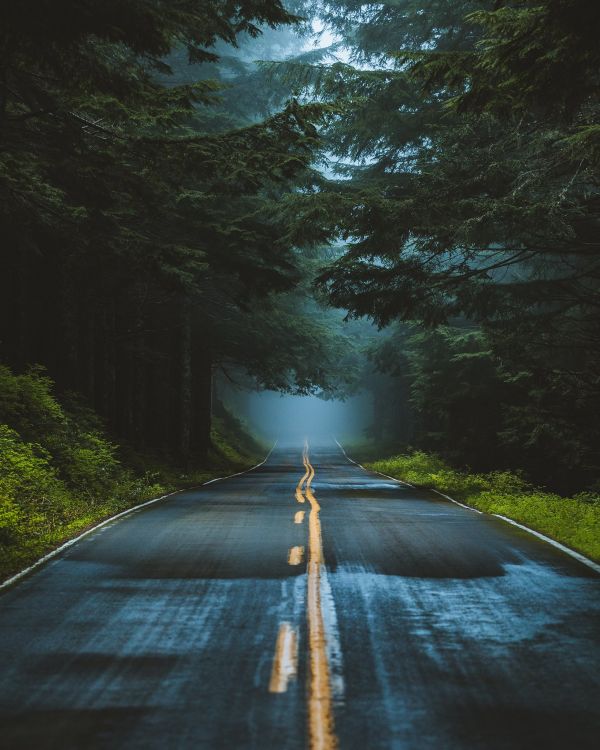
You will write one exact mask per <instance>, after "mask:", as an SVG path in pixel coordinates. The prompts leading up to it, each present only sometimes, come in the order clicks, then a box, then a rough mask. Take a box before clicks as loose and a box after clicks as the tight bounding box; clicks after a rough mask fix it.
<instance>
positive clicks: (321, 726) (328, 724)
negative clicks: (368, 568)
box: [305, 444, 338, 750]
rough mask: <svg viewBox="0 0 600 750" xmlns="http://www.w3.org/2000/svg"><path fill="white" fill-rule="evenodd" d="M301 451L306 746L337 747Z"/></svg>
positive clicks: (316, 546)
mask: <svg viewBox="0 0 600 750" xmlns="http://www.w3.org/2000/svg"><path fill="white" fill-rule="evenodd" d="M305 454H306V461H307V464H308V466H309V467H310V472H309V476H308V478H307V481H306V499H307V500H308V502H309V503H310V513H309V516H308V523H309V534H308V536H309V555H308V570H307V574H308V584H307V589H308V591H307V608H308V612H307V618H308V646H309V682H308V735H309V747H310V750H335V748H337V747H338V740H337V737H336V735H335V726H334V719H333V706H332V691H331V678H330V669H329V661H328V658H327V634H326V630H325V623H324V619H323V608H322V602H321V571H324V568H325V556H324V554H323V539H322V534H321V520H320V518H319V511H320V509H321V506H320V505H319V503H318V501H317V499H316V498H315V496H314V493H313V491H312V488H311V482H312V480H313V478H314V476H315V470H314V468H313V467H312V465H311V464H310V461H309V458H308V444H306V446H305Z"/></svg>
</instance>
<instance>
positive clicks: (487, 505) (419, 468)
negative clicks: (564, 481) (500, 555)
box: [366, 451, 600, 561]
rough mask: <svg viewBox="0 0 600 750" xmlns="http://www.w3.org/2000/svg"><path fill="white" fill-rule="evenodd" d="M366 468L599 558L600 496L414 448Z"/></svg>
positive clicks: (593, 557)
mask: <svg viewBox="0 0 600 750" xmlns="http://www.w3.org/2000/svg"><path fill="white" fill-rule="evenodd" d="M366 468H368V469H372V470H373V471H379V472H381V473H382V474H388V475H390V476H392V477H395V478H396V479H402V480H404V481H405V482H409V483H410V484H414V485H417V486H419V487H430V488H433V489H436V490H438V491H439V492H443V493H445V494H447V495H450V496H451V497H453V498H455V499H456V500H460V501H462V502H465V503H467V504H468V505H471V506H472V507H474V508H477V509H479V510H482V511H484V512H486V513H497V514H499V515H503V516H507V517H508V518H511V519H513V520H515V521H518V522H519V523H522V524H524V525H526V526H528V527H530V528H531V529H534V530H535V531H539V532H540V533H542V534H546V535H547V536H549V537H551V538H552V539H555V540H556V541H558V542H561V543H562V544H565V545H567V546H568V547H571V548H572V549H574V550H577V551H578V552H581V553H582V554H584V555H587V556H588V557H590V558H592V559H594V560H597V561H600V496H599V495H596V494H594V493H581V494H579V495H576V496H575V497H561V496H560V495H556V494H553V493H551V492H547V491H544V490H542V489H540V488H538V487H534V486H533V485H531V484H529V483H527V482H526V481H525V480H524V479H523V478H522V477H520V476H518V475H517V474H514V473H511V472H507V471H502V472H491V473H489V474H472V473H468V472H462V471H457V470H455V469H453V468H451V467H450V466H449V465H448V464H446V463H445V462H444V461H443V460H442V459H441V458H439V457H438V456H435V455H431V454H428V453H424V452H422V451H415V452H412V453H407V454H403V455H398V456H393V457H391V458H386V459H380V460H378V461H373V462H371V463H368V464H366Z"/></svg>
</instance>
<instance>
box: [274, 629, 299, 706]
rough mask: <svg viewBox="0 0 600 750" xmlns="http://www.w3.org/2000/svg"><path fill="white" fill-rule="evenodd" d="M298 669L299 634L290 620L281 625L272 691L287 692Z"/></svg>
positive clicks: (276, 648)
mask: <svg viewBox="0 0 600 750" xmlns="http://www.w3.org/2000/svg"><path fill="white" fill-rule="evenodd" d="M297 671H298V634H297V632H296V630H295V629H294V628H293V627H292V626H291V625H290V623H289V622H282V623H281V625H280V626H279V633H278V635H277V643H276V645H275V656H274V657H273V669H272V670H271V679H270V681H269V692H270V693H285V691H286V690H287V687H288V682H289V681H290V680H294V679H296V673H297Z"/></svg>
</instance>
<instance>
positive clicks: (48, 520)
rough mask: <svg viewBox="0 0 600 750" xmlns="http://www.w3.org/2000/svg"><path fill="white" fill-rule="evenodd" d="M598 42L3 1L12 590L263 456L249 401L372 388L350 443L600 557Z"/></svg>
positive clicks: (546, 28) (354, 13) (2, 519)
mask: <svg viewBox="0 0 600 750" xmlns="http://www.w3.org/2000/svg"><path fill="white" fill-rule="evenodd" d="M599 35H600V5H598V4H597V3H592V2H589V0H518V1H517V0H384V2H378V3H363V2H358V1H357V0H321V1H320V2H312V3H309V2H306V1H305V0H285V1H280V0H251V1H246V0H241V1H238V2H232V1H231V0H222V1H219V2H216V1H215V0H168V1H167V0H103V2H100V1H99V0H86V1H85V2H82V1H81V0H54V2H52V3H49V2H46V0H21V2H19V3H14V2H7V3H2V6H1V7H0V53H1V54H0V196H1V200H0V237H1V238H2V255H1V260H0V263H1V271H0V303H1V305H2V309H1V321H2V322H1V330H0V362H1V366H0V423H1V425H0V444H1V453H0V546H1V548H2V550H3V551H2V565H3V569H6V570H8V571H12V570H15V569H17V568H18V567H19V566H20V565H21V564H22V563H24V562H26V561H27V560H29V559H30V558H31V557H32V556H35V555H37V554H39V553H40V552H42V551H44V550H46V549H48V548H50V547H52V546H53V545H55V544H56V543H58V542H59V541H60V540H62V539H65V538H68V536H69V535H72V534H73V533H74V532H75V531H77V530H79V529H82V528H84V527H85V526H86V525H89V523H91V522H92V521H93V520H97V519H99V518H103V517H106V516H108V515H110V514H111V513H114V512H116V511H118V510H120V509H123V508H125V507H129V506H131V505H134V504H135V503H136V502H140V501H142V500H144V499H147V498H150V497H154V496H156V495H157V494H161V493H164V492H166V491H168V490H172V489H176V488H178V487H181V486H183V485H184V484H186V483H193V482H194V481H196V482H197V481H198V479H199V477H200V478H207V477H209V476H212V475H213V474H212V473H211V472H215V471H216V472H217V473H218V471H219V470H220V469H221V468H222V467H223V466H230V467H231V466H233V467H238V466H240V467H241V466H246V465H250V464H251V463H254V462H255V460H258V458H259V457H260V456H261V455H264V453H265V452H266V451H265V450H263V448H264V445H263V443H261V442H260V441H261V438H263V439H264V437H265V436H258V438H253V437H251V436H249V435H247V434H246V433H247V432H248V430H249V431H252V426H251V425H250V426H249V427H248V425H245V424H243V421H244V409H243V407H239V408H238V407H236V406H235V404H238V405H239V404H240V403H242V402H243V401H244V399H251V398H252V394H253V393H254V392H256V391H276V392H280V393H284V394H291V395H298V396H302V395H315V394H316V395H318V396H319V397H320V398H322V399H328V400H333V399H342V400H343V399H350V398H352V397H353V396H355V395H356V394H367V395H368V397H369V399H370V403H371V404H372V414H371V415H370V416H369V419H368V424H367V426H366V430H365V431H364V433H363V434H362V435H359V436H356V444H357V447H356V450H357V451H358V452H360V451H363V452H364V455H365V456H367V454H368V457H370V458H373V459H375V458H378V459H384V458H388V457H389V456H391V455H401V456H404V457H405V459H404V460H405V461H408V459H407V458H406V457H407V456H409V457H410V456H413V457H415V456H416V457H417V458H416V459H415V460H416V462H417V463H419V462H420V464H419V465H423V466H429V468H428V469H426V470H425V469H424V470H423V471H424V472H425V473H426V474H427V473H428V474H429V475H430V476H434V475H435V477H438V479H437V480H436V481H437V484H436V483H435V481H434V482H433V484H434V485H435V486H439V487H440V488H441V489H442V490H445V491H448V490H449V489H454V490H455V491H456V492H457V493H458V494H460V488H457V487H455V485H456V484H457V483H458V484H460V482H458V480H457V479H456V477H468V476H473V477H482V476H486V477H496V479H495V480H494V481H497V482H498V483H500V484H501V485H502V488H503V489H502V492H503V493H504V495H506V494H510V493H511V492H512V493H513V494H514V493H516V494H519V495H520V496H521V497H522V496H525V495H527V497H530V496H531V497H534V495H535V503H536V510H535V518H534V520H533V521H532V524H533V525H534V526H535V525H536V524H538V526H540V527H541V528H543V527H544V520H543V518H541V516H543V515H544V512H545V511H544V507H547V508H548V509H549V510H548V511H547V512H548V514H550V515H553V516H554V518H555V519H556V518H558V517H559V516H560V517H561V518H562V517H563V516H564V518H565V523H567V520H566V519H568V518H570V519H571V523H576V524H578V526H577V528H576V529H575V530H574V531H572V533H571V532H569V533H570V536H567V537H564V539H565V540H566V542H567V543H572V544H573V545H574V546H576V547H578V548H579V549H582V550H583V551H586V552H587V553H588V554H592V555H594V556H596V557H599V558H600V542H599V541H598V539H597V537H596V536H595V535H596V531H594V529H596V530H597V528H598V524H599V523H600V427H599V424H598V414H600V375H599V372H600V184H599V181H600V169H599V168H600V119H599V114H600V46H599V45H598V38H599ZM597 255H598V257H596V256H597ZM232 391H236V392H237V393H238V397H237V400H235V399H234V400H231V399H228V396H227V394H230V393H231V392H232ZM276 431H277V426H274V433H276ZM267 437H270V436H267ZM366 444H368V445H366ZM399 460H400V459H399ZM397 463H398V462H397ZM409 463H410V462H409ZM415 465H416V464H415V461H413V464H411V466H412V467H413V468H414V466H415ZM432 467H433V468H432ZM387 468H388V471H389V472H393V471H394V465H393V464H389V462H388V466H387ZM396 469H397V470H398V471H401V469H398V468H397V467H396ZM402 471H406V467H405V468H404V469H403V470H402ZM402 471H401V474H402ZM444 471H445V472H447V474H448V475H452V476H453V477H454V485H452V487H450V488H449V486H448V484H444V483H443V482H442V483H441V484H440V481H441V480H439V477H440V472H442V473H443V472H444ZM469 473H470V474H469ZM402 476H405V474H402ZM414 479H415V477H413V480H414ZM416 480H417V483H419V477H418V476H417V477H416ZM461 481H462V480H461ZM465 481H467V480H466V479H465ZM473 481H474V482H475V484H477V482H478V481H480V480H479V479H476V480H473ZM486 481H487V480H486ZM489 481H492V480H489ZM423 483H424V482H423ZM488 484H489V482H488ZM488 484H485V482H484V485H485V487H486V488H487V489H486V490H485V491H486V492H488V494H489V491H491V490H489V486H488ZM492 484H493V482H492ZM484 485H481V486H479V485H478V486H479V490H477V492H481V487H483V486H484ZM536 488H537V489H536ZM473 492H475V490H473ZM468 497H470V495H469V493H467V494H463V499H465V498H467V499H468ZM506 512H507V515H510V512H509V511H506ZM573 519H574V520H573ZM556 523H558V522H556ZM561 524H562V521H561V523H560V524H558V525H556V527H554V526H553V527H552V528H551V529H550V531H551V534H552V535H554V536H555V537H556V538H559V537H561V534H562V533H563V526H562V525H561ZM582 526H585V529H584V530H583V531H582ZM594 540H595V541H594Z"/></svg>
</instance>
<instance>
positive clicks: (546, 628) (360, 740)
mask: <svg viewBox="0 0 600 750" xmlns="http://www.w3.org/2000/svg"><path fill="white" fill-rule="evenodd" d="M599 626H600V576H598V575H597V574H596V573H595V572H594V571H593V570H591V569H589V568H587V567H585V566H584V565H583V564H581V563H580V562H578V561H576V560H573V559H572V558H570V557H568V556H567V555H565V554H564V553H562V552H560V551H559V550H557V549H555V548H554V547H552V546H550V545H549V544H547V543H545V542H543V541H541V540H539V539H537V538H535V537H534V536H532V535H530V534H527V533H526V532H524V531H522V530H520V529H518V528H514V527H512V526H510V525H508V524H506V523H504V522H502V521H501V520H499V519H496V518H491V517H488V516H485V515H480V514H477V513H474V512H471V511H469V510H468V509H465V508H462V507H459V506H458V505H455V504H452V503H450V502H448V501H446V500H444V499H442V498H440V497H439V496H436V495H434V494H432V493H430V492H426V491H420V490H415V489H413V488H410V487H407V486H405V485H402V484H401V483H397V482H395V481H392V480H388V479H386V478H383V477H381V476H379V475H375V474H372V473H368V472H365V471H364V470H362V469H361V468H360V467H358V466H356V465H354V464H352V463H351V462H350V461H349V460H348V459H347V458H346V457H345V456H344V454H343V452H342V451H341V450H340V448H339V447H338V446H337V445H336V444H335V443H334V441H328V442H322V443H316V442H314V441H310V442H305V443H304V444H303V441H301V440H300V441H297V442H290V443H287V444H285V445H284V444H278V445H277V447H276V449H275V450H274V451H273V452H272V454H271V455H270V457H269V458H268V460H267V461H266V462H265V463H264V464H263V465H262V466H260V467H258V468H257V469H255V470H253V471H250V472H248V473H245V474H242V475H240V476H236V477H232V478H229V479H226V480H223V481H220V482H216V483H212V484H209V485H206V486H204V487H202V488H200V489H198V490H190V491H185V492H182V493H180V494H178V495H176V496H174V497H172V498H171V499H169V500H168V501H166V502H164V503H159V504H156V505H154V506H151V507H149V508H146V509H143V510H140V511H138V512H134V513H133V514H131V515H130V516H128V517H125V518H122V519H119V520H117V521H115V522H114V523H111V524H109V525H107V526H105V527H103V528H100V529H98V530H97V531H95V532H93V533H92V534H90V535H89V536H87V537H85V538H83V539H82V540H81V541H79V542H78V543H77V544H75V545H73V546H72V547H70V548H68V549H67V550H65V551H64V553H62V554H61V555H60V556H59V557H57V558H55V559H54V560H53V561H52V562H50V563H49V564H47V565H45V566H44V567H42V568H40V569H39V570H38V571H37V572H36V573H35V574H33V575H31V576H29V577H27V578H25V579H23V580H21V581H20V582H19V583H18V584H17V585H15V586H12V587H10V588H8V589H6V590H5V591H4V592H3V594H2V596H1V601H0V658H1V663H2V680H1V683H0V724H1V725H0V738H1V739H0V746H1V747H3V748H7V749H8V748H10V750H13V749H14V748H27V749H28V750H29V749H32V750H33V749H35V750H38V749H42V750H45V749H46V748H61V750H64V748H76V749H77V750H86V749H88V748H91V749H94V750H96V749H99V748H106V749H108V748H111V750H114V749H115V748H117V749H120V748H123V749H127V750H131V749H137V748H140V749H142V748H143V749H144V750H147V748H161V750H162V749H165V750H170V749H171V748H177V749H181V750H187V748H194V750H196V749H197V748H207V749H208V748H210V749H211V750H212V749H213V748H224V749H225V748H226V749H227V750H231V749H238V748H241V749H245V748H248V749H250V748H255V749H257V750H268V749H270V748H277V749H278V750H280V749H281V748H283V749H285V748H290V749H292V748H299V749H300V748H309V749H310V750H334V749H335V748H340V749H341V750H344V749H346V748H347V749H348V750H354V749H358V750H379V749H380V748H386V749H387V748H393V749H396V748H397V749H398V750H401V749H402V750H404V749H408V750H423V749H428V748H432V749H433V748H435V750H438V749H439V750H446V749H454V748H456V749H460V750H462V749H463V748H465V749H468V750H470V749H471V748H481V749H482V750H483V748H486V750H487V749H488V748H510V749H511V750H514V749H515V748H532V749H536V750H537V748H544V750H547V748H577V749H579V748H592V747H593V748H597V747H599V741H598V738H599V737H600V713H599V706H600V691H599V686H600V669H599V667H600V627H599Z"/></svg>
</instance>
